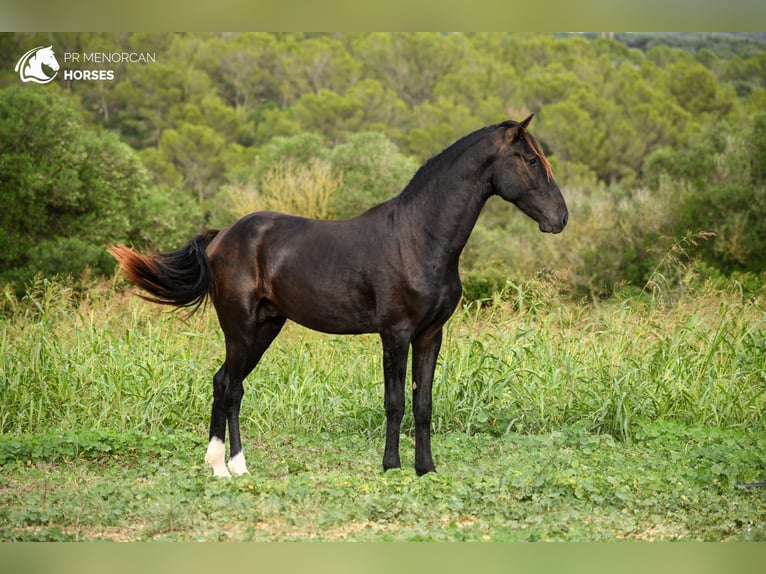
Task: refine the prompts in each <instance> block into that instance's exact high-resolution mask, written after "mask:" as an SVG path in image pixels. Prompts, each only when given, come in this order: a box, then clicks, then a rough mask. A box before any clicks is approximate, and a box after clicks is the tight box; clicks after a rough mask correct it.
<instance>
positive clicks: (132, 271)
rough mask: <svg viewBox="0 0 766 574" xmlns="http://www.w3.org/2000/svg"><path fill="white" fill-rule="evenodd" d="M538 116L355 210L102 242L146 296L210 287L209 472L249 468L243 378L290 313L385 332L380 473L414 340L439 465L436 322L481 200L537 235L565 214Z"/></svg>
mask: <svg viewBox="0 0 766 574" xmlns="http://www.w3.org/2000/svg"><path fill="white" fill-rule="evenodd" d="M532 117H533V116H532V115H530V116H529V117H528V118H526V119H525V120H524V121H522V122H515V121H505V122H503V123H500V124H496V125H492V126H488V127H485V128H482V129H480V130H477V131H475V132H473V133H471V134H469V135H467V136H465V137H463V138H462V139H460V140H458V141H457V142H455V143H453V144H452V145H450V146H449V147H447V148H446V149H445V150H443V151H442V152H441V153H439V154H438V155H436V156H434V157H433V158H431V159H429V160H428V161H427V162H426V163H425V164H424V165H423V166H422V167H421V168H420V169H419V170H418V171H417V173H415V175H414V177H413V178H412V180H411V181H410V183H409V184H408V185H407V186H406V187H405V188H404V190H403V191H402V192H401V193H400V194H399V195H398V196H396V197H394V198H392V199H390V200H388V201H386V202H384V203H381V204H379V205H377V206H375V207H373V208H371V209H370V210H368V211H365V212H364V213H362V214H361V215H359V216H357V217H354V218H352V219H348V220H344V221H322V220H315V219H307V218H304V217H295V216H291V215H285V214H281V213H272V212H258V213H253V214H250V215H247V216H245V217H243V218H241V219H240V220H238V221H236V222H235V223H234V224H232V225H231V226H229V227H227V228H226V229H224V230H222V231H214V230H211V231H207V232H205V233H203V234H201V235H199V236H198V237H196V238H195V239H193V240H192V241H191V242H190V243H189V244H188V245H186V246H185V247H183V248H181V249H179V250H177V251H173V252H170V253H165V254H161V255H155V256H146V255H140V254H138V253H136V252H135V251H133V250H132V249H129V248H127V247H124V246H119V247H111V248H110V252H111V254H112V255H113V256H114V257H115V258H116V259H117V261H118V262H119V263H120V265H121V266H122V270H123V272H124V274H125V276H126V277H127V279H128V280H129V281H131V282H132V283H134V284H135V285H137V286H139V287H141V288H142V289H144V290H145V291H146V292H148V293H149V294H150V295H149V296H145V298H147V299H149V300H150V301H154V302H157V303H162V304H167V305H173V306H177V307H191V308H192V309H193V310H196V309H197V308H198V307H199V306H200V305H201V304H202V302H203V301H204V300H205V298H206V297H210V299H211V300H212V302H213V305H214V307H215V310H216V313H217V314H218V320H219V322H220V325H221V328H222V329H223V333H224V336H225V341H226V360H225V361H224V363H223V365H222V366H221V368H220V369H219V370H218V372H217V373H216V374H215V376H214V377H213V408H212V416H211V421H210V442H209V444H208V448H207V453H206V455H205V460H206V461H207V462H208V463H209V464H210V465H211V466H212V467H213V472H214V474H215V475H216V476H229V471H231V473H233V474H235V475H239V474H242V473H245V472H247V467H246V465H245V458H244V454H243V453H242V442H241V440H240V433H239V408H240V402H241V400H242V396H243V394H244V390H243V384H242V381H243V379H244V378H245V377H246V376H247V375H248V374H249V373H250V372H251V371H252V370H253V368H254V367H255V366H256V365H257V364H258V361H259V360H260V358H261V356H262V355H263V353H264V352H265V351H266V349H267V348H268V347H269V345H270V344H271V342H272V341H273V340H274V338H275V337H276V336H277V334H278V333H279V331H280V329H281V328H282V326H283V325H284V323H285V321H286V320H287V319H291V320H292V321H295V322H296V323H299V324H301V325H304V326H306V327H308V328H310V329H315V330H317V331H323V332H326V333H343V334H358V333H379V334H380V337H381V340H382V342H383V371H384V378H385V413H386V446H385V451H384V454H383V468H384V469H385V470H387V469H389V468H398V467H400V466H401V463H400V460H399V429H400V424H401V421H402V417H403V416H404V383H405V378H406V369H407V358H408V353H409V348H410V346H412V409H413V414H414V419H415V470H416V472H417V473H418V474H419V475H422V474H425V473H427V472H431V471H435V467H434V462H433V458H432V456H431V384H432V382H433V376H434V368H435V366H436V359H437V355H438V353H439V348H440V346H441V342H442V326H443V325H444V323H445V322H446V321H447V319H448V318H449V317H450V315H451V314H452V313H453V311H454V310H455V307H456V306H457V304H458V301H459V300H460V296H461V289H462V286H461V283H460V277H459V275H458V259H459V257H460V253H461V251H462V250H463V247H464V246H465V244H466V241H468V236H469V235H470V233H471V231H472V229H473V227H474V225H475V223H476V220H477V218H478V217H479V213H480V212H481V209H482V207H483V206H484V203H485V202H486V201H487V199H489V197H491V196H493V195H499V196H500V197H502V198H503V199H505V200H507V201H510V202H511V203H513V204H515V205H516V206H517V207H518V208H519V209H521V210H522V211H523V212H524V213H526V214H527V215H528V216H530V217H531V218H532V219H534V220H535V221H536V222H537V223H538V224H539V227H540V230H541V231H544V232H549V233H559V232H560V231H562V230H563V229H564V227H565V226H566V224H567V219H568V211H567V206H566V203H565V202H564V198H563V196H562V195H561V191H560V190H559V188H558V186H557V185H556V182H555V181H554V179H553V175H552V173H551V168H550V165H549V163H548V161H547V159H546V158H545V155H544V154H543V152H542V149H541V148H540V146H539V144H538V143H537V142H536V141H535V139H534V138H533V137H532V135H531V134H530V133H529V132H528V131H527V126H528V125H529V122H530V121H531V119H532ZM227 421H228V427H229V440H230V460H229V464H228V470H227V466H226V464H225V463H224V457H225V446H224V440H225V436H226V424H227Z"/></svg>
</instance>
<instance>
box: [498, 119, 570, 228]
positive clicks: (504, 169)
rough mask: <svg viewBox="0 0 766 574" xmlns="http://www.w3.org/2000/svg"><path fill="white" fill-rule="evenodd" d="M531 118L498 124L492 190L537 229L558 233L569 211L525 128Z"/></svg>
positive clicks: (539, 148) (537, 148)
mask: <svg viewBox="0 0 766 574" xmlns="http://www.w3.org/2000/svg"><path fill="white" fill-rule="evenodd" d="M533 117H534V114H532V115H530V116H529V117H528V118H527V119H525V120H524V121H522V122H513V121H509V122H503V123H502V124H500V125H499V126H498V127H499V130H498V131H497V134H498V136H497V137H498V138H499V141H498V142H497V145H498V149H499V152H498V154H497V157H496V159H495V161H494V162H493V164H492V191H493V193H495V194H497V195H499V196H500V197H502V198H503V199H505V200H506V201H510V202H511V203H513V204H514V205H516V207H518V208H519V209H521V211H523V212H524V213H526V214H527V215H528V216H529V217H531V218H532V219H534V220H535V221H536V222H537V223H538V225H539V226H540V231H544V232H546V233H560V232H561V231H562V230H563V229H564V227H565V226H566V224H567V220H568V219H569V212H568V210H567V205H566V202H565V201H564V196H563V195H561V190H559V186H558V185H556V181H555V180H554V179H553V173H552V172H551V166H550V164H549V163H548V160H547V158H546V157H545V154H544V153H543V150H542V148H541V147H540V144H538V143H537V141H536V140H535V138H534V137H532V134H531V133H529V131H527V126H528V125H529V122H530V121H532V118H533Z"/></svg>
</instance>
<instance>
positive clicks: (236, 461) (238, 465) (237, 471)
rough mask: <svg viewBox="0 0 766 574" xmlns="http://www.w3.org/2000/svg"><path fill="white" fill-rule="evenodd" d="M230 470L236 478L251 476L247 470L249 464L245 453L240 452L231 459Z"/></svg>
mask: <svg viewBox="0 0 766 574" xmlns="http://www.w3.org/2000/svg"><path fill="white" fill-rule="evenodd" d="M229 470H230V471H231V473H232V474H233V475H234V476H241V475H243V474H250V473H249V472H248V470H247V464H246V463H245V453H244V452H242V451H239V452H238V453H237V454H235V455H234V456H233V457H231V458H230V459H229Z"/></svg>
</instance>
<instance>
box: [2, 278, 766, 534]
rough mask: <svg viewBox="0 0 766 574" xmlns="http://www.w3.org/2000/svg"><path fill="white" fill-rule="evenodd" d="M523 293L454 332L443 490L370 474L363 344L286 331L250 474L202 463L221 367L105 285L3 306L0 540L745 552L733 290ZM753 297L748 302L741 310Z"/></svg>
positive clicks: (408, 447)
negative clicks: (727, 545)
mask: <svg viewBox="0 0 766 574" xmlns="http://www.w3.org/2000/svg"><path fill="white" fill-rule="evenodd" d="M558 291H559V289H558V287H557V286H556V285H554V284H551V283H549V282H540V281H537V282H530V283H528V284H524V285H518V286H516V287H515V288H514V289H512V290H511V291H509V292H508V293H506V294H504V295H503V296H501V297H498V298H497V300H496V301H494V302H493V304H492V305H490V306H481V305H478V304H475V303H474V304H470V305H466V306H465V307H463V308H462V309H461V311H460V312H459V313H458V314H457V315H456V316H455V317H454V318H453V320H452V321H451V322H450V323H448V330H447V333H446V337H445V344H444V347H443V352H442V355H441V360H440V362H439V364H438V366H437V372H436V378H435V389H434V430H435V436H434V449H435V450H434V452H435V456H436V458H437V461H438V469H439V471H440V473H439V474H438V475H436V476H434V477H426V478H421V479H418V478H417V477H416V476H415V474H414V473H413V472H412V471H411V470H407V469H411V466H412V460H413V456H414V455H413V452H414V450H413V448H412V436H413V426H414V425H413V423H412V420H411V417H410V415H407V418H406V419H405V422H404V425H403V430H402V432H403V436H402V443H403V445H404V448H403V449H402V455H403V461H402V462H403V468H404V470H401V471H395V472H394V471H389V472H388V473H385V474H383V472H382V469H381V468H379V464H380V451H381V449H382V444H381V442H380V437H381V436H382V429H383V425H384V421H385V417H384V414H383V409H382V392H383V389H382V384H381V383H380V381H381V379H382V373H381V369H382V367H381V365H380V364H379V362H380V361H379V354H380V353H379V348H378V347H379V345H380V343H379V341H378V340H377V339H376V338H374V337H331V336H327V335H320V334H317V333H313V332H311V331H307V330H305V329H303V328H300V327H296V326H291V327H289V328H287V329H286V332H285V333H284V334H283V335H282V336H281V337H280V339H279V340H278V341H277V342H275V344H274V345H273V347H272V349H271V350H270V352H269V353H267V354H266V355H265V357H264V359H263V361H262V363H261V364H260V365H259V367H258V369H256V371H255V372H254V373H253V374H252V375H251V376H250V377H249V378H248V380H247V382H246V394H245V399H244V402H243V408H242V414H241V420H242V426H243V436H244V437H246V441H245V445H244V446H245V450H246V452H247V456H248V460H249V462H250V464H249V466H250V470H251V472H252V474H251V475H249V476H245V477H240V478H237V479H235V480H231V481H220V480H219V481H215V480H211V478H210V477H209V472H210V471H209V469H208V467H207V465H206V464H205V463H203V461H202V455H203V453H204V449H205V445H206V437H207V434H206V431H207V429H206V427H205V425H206V423H207V420H208V414H209V405H210V381H211V377H212V373H213V371H214V369H215V368H216V367H217V365H218V363H219V361H220V358H221V356H222V352H223V349H222V345H223V342H222V339H221V336H220V331H219V329H218V328H217V325H216V324H215V319H214V314H213V313H211V312H207V313H203V314H198V315H195V316H194V317H192V318H191V319H189V320H182V319H181V318H179V317H177V316H175V315H171V314H168V313H166V312H163V311H162V310H161V309H158V308H157V306H154V305H151V304H149V303H146V302H144V301H141V300H140V299H137V298H135V297H129V296H128V295H127V294H124V293H121V292H117V293H115V292H114V290H113V288H112V286H111V285H109V284H100V285H99V286H92V287H91V288H90V289H88V290H87V294H88V295H87V297H84V298H82V297H80V298H78V297H76V296H75V293H74V292H73V291H72V289H71V288H70V287H68V286H66V285H63V284H60V283H55V282H38V283H36V284H35V285H34V287H33V289H32V290H31V291H30V292H29V294H28V295H27V297H26V298H25V299H23V300H18V299H16V298H15V297H14V296H13V295H12V294H11V293H10V292H7V293H6V294H5V297H4V308H3V314H4V317H5V320H4V322H3V323H2V332H1V333H0V350H1V351H2V352H0V357H2V361H1V362H0V378H1V379H2V381H3V382H4V383H3V385H2V386H0V425H1V426H2V436H0V467H2V469H3V473H2V475H3V477H2V479H0V501H2V504H0V525H2V526H0V537H2V538H3V539H5V540H77V539H115V540H136V539H158V538H160V539H161V538H171V539H204V540H227V539H247V540H295V539H300V540H304V539H325V540H335V539H353V540H387V539H391V540H615V539H621V538H628V539H638V540H667V539H692V540H729V539H736V540H763V538H764V528H766V505H764V502H763V496H762V494H763V493H762V492H760V491H759V489H744V488H740V487H738V485H739V484H740V483H748V482H755V481H759V480H762V479H763V478H764V469H766V458H765V455H764V453H766V449H764V446H766V432H764V431H765V429H764V420H766V418H765V417H764V411H765V410H766V394H765V393H764V388H763V381H764V380H766V320H765V319H766V318H765V316H764V311H763V307H762V304H761V303H760V302H759V301H760V298H759V299H753V298H752V297H750V296H748V295H745V294H743V292H742V291H740V290H737V289H730V290H726V291H721V290H717V289H714V288H712V287H711V286H709V285H708V286H707V287H698V288H694V289H690V290H689V291H687V293H685V294H684V295H683V297H681V298H680V300H678V301H676V302H675V303H673V304H672V305H667V304H665V303H663V302H661V301H659V300H656V301H654V302H653V301H652V300H649V299H625V300H617V298H614V299H612V300H610V301H607V302H602V303H597V304H590V305H573V304H571V303H568V302H566V301H563V300H561V298H560V296H559V295H558ZM759 297H762V293H761V294H759Z"/></svg>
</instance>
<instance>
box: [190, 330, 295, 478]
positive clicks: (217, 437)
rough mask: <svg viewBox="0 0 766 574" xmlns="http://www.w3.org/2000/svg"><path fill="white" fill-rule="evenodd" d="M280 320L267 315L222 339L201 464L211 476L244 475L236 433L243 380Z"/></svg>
mask: <svg viewBox="0 0 766 574" xmlns="http://www.w3.org/2000/svg"><path fill="white" fill-rule="evenodd" d="M284 323H285V318H284V317H276V316H270V317H268V318H265V319H264V320H262V321H260V322H257V323H255V326H254V327H253V328H252V329H250V330H249V331H245V332H243V331H242V330H238V331H237V333H236V334H234V333H233V332H232V331H231V330H230V331H228V332H227V330H226V329H225V328H224V335H225V337H226V362H225V363H224V365H223V367H221V369H219V371H218V372H217V373H216V374H215V377H213V409H212V414H211V418H210V442H209V444H208V450H207V454H206V455H205V461H206V462H207V463H208V464H210V466H212V467H213V474H214V475H215V476H230V474H229V472H231V473H232V474H234V475H241V474H245V473H246V472H247V464H246V462H245V455H244V453H243V451H242V440H241V438H240V432H239V410H240V405H241V403H242V397H243V396H244V385H243V381H244V379H245V377H247V375H248V374H250V372H251V371H252V370H253V369H254V368H255V366H256V365H257V364H258V361H260V359H261V357H262V356H263V353H264V352H265V351H266V349H268V347H269V345H270V344H271V342H272V341H273V340H274V338H275V337H276V336H277V334H279V331H280V330H281V329H282V326H283V325H284ZM227 423H228V427H229V453H230V457H229V464H228V470H227V468H226V465H225V464H224V462H223V461H224V450H225V448H224V441H225V436H226V425H227Z"/></svg>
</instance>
